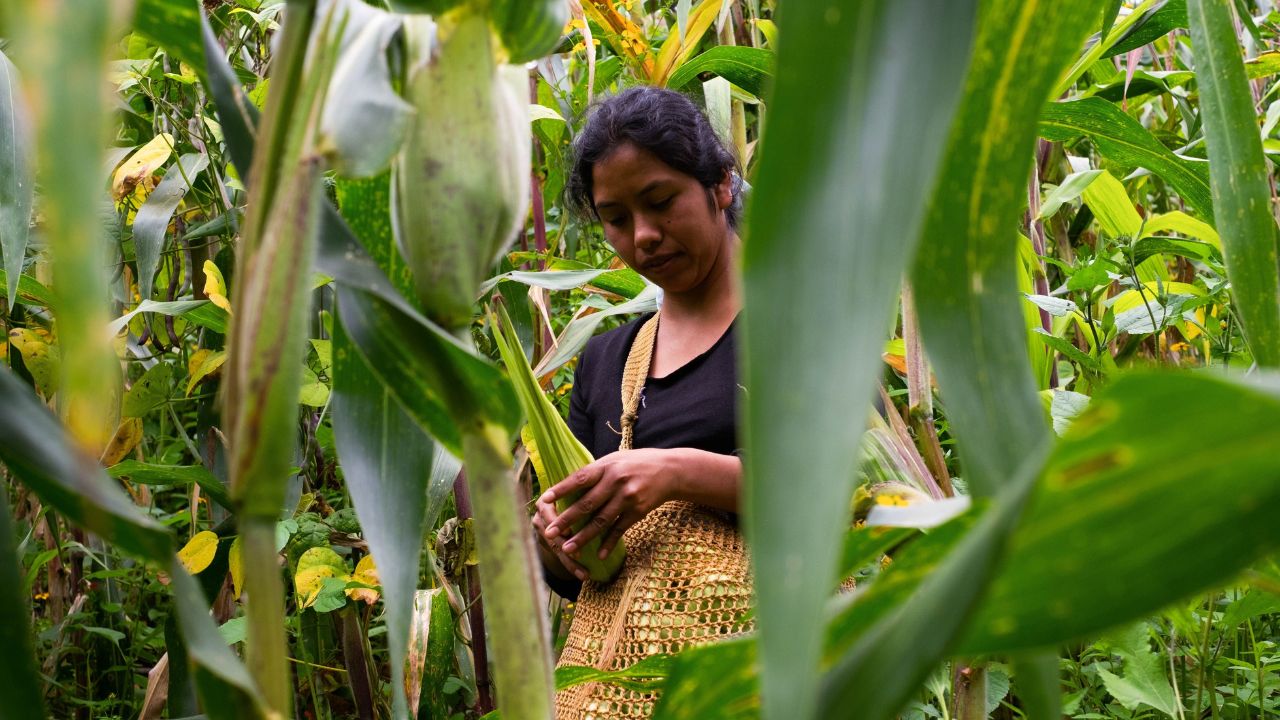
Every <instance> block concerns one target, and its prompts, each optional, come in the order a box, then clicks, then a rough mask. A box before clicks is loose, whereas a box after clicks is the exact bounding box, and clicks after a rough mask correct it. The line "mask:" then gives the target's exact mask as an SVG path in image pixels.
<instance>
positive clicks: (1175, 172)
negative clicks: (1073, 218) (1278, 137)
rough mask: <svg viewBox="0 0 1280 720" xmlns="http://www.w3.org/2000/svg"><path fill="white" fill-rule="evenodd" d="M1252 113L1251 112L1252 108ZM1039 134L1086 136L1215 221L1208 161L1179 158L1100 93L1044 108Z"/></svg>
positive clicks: (1108, 154)
mask: <svg viewBox="0 0 1280 720" xmlns="http://www.w3.org/2000/svg"><path fill="white" fill-rule="evenodd" d="M1249 117H1250V118H1252V117H1253V115H1252V113H1251V114H1250V116H1249ZM1040 135H1041V137H1043V138H1045V139H1047V140H1059V141H1067V140H1074V139H1075V138H1078V137H1080V136H1082V135H1083V136H1085V137H1088V138H1089V139H1090V140H1092V141H1093V143H1094V145H1095V146H1096V147H1097V148H1098V152H1099V153H1101V154H1102V156H1103V157H1105V158H1106V159H1108V160H1110V161H1112V162H1114V163H1116V164H1118V165H1120V166H1123V167H1141V168H1146V169H1147V170H1150V171H1151V172H1153V173H1155V174H1156V175H1159V176H1160V177H1161V178H1163V179H1164V180H1165V181H1166V182H1168V183H1169V184H1170V185H1172V186H1173V188H1174V189H1175V190H1177V191H1178V194H1179V195H1181V196H1182V199H1183V200H1185V201H1186V202H1187V204H1188V205H1190V206H1191V207H1192V208H1193V209H1194V210H1195V211H1196V212H1198V213H1200V215H1201V216H1202V217H1204V218H1205V219H1207V220H1210V221H1212V220H1213V198H1212V194H1211V193H1210V189H1209V167H1208V165H1207V164H1206V163H1204V162H1203V161H1195V160H1188V159H1186V158H1181V157H1178V156H1177V155H1175V154H1174V153H1173V151H1172V150H1170V149H1169V148H1167V147H1165V146H1164V144H1163V143H1161V142H1160V141H1159V140H1157V139H1156V137H1155V136H1154V135H1152V134H1151V132H1150V131H1149V130H1147V129H1146V128H1145V127H1143V126H1142V125H1141V124H1139V123H1138V121H1137V120H1134V119H1133V118H1132V117H1130V116H1129V114H1128V113H1126V112H1124V111H1123V110H1121V109H1120V108H1118V107H1116V106H1115V104H1114V103H1110V102H1107V101H1106V100H1103V99H1101V98H1085V99H1083V100H1074V101H1071V102H1055V103H1049V104H1048V105H1045V106H1044V108H1043V109H1042V111H1041V113H1040ZM1259 157H1261V149H1259Z"/></svg>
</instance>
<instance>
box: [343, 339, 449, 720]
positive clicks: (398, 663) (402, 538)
mask: <svg viewBox="0 0 1280 720" xmlns="http://www.w3.org/2000/svg"><path fill="white" fill-rule="evenodd" d="M334 330H335V333H334V338H333V341H334V365H333V376H334V377H333V400H332V404H331V407H330V410H331V412H332V413H333V431H334V439H335V440H336V441H337V447H338V457H339V459H340V460H341V462H342V471H343V476H344V477H345V478H346V480H347V490H348V491H349V492H350V494H351V500H352V503H354V505H355V508H356V514H357V515H358V516H359V518H360V527H361V528H362V529H363V532H364V537H365V540H366V542H368V543H369V551H370V552H371V553H372V554H373V557H374V561H375V562H376V563H377V565H378V574H379V579H380V581H381V584H382V598H383V602H384V604H385V607H386V618H387V644H388V646H389V648H390V651H391V687H393V688H401V687H404V679H403V672H404V670H403V668H404V663H405V656H406V653H407V647H408V641H409V626H410V622H411V618H412V616H413V597H414V591H415V590H417V582H418V562H419V559H420V557H421V554H422V540H423V535H424V534H425V533H426V527H425V524H424V521H425V520H426V509H427V508H426V506H427V495H428V483H429V480H430V469H431V466H432V451H433V448H434V445H435V444H434V443H433V442H432V440H431V438H430V437H429V436H427V434H426V433H424V432H423V430H422V428H421V427H420V426H419V425H418V424H417V423H416V422H415V421H414V419H413V417H412V416H410V415H409V414H408V413H406V412H405V411H404V409H403V408H402V407H401V406H400V403H399V401H397V400H396V398H395V397H394V396H393V395H392V394H391V392H390V391H389V390H387V388H386V387H385V386H384V385H383V384H382V383H381V382H379V380H378V377H377V375H376V374H374V372H373V370H372V369H370V368H369V366H368V365H367V364H366V362H365V359H364V357H363V356H362V355H361V354H360V353H359V352H358V351H357V350H356V349H355V348H354V347H352V346H351V341H350V340H349V339H348V338H347V335H346V333H345V332H344V331H343V329H342V324H341V323H339V324H338V325H337V326H335V328H334ZM392 703H393V705H394V709H395V713H396V716H397V717H404V716H405V714H406V713H407V712H408V709H407V705H406V702H405V696H404V694H403V693H401V692H393V693H392Z"/></svg>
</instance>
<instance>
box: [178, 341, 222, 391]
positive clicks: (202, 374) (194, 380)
mask: <svg viewBox="0 0 1280 720" xmlns="http://www.w3.org/2000/svg"><path fill="white" fill-rule="evenodd" d="M226 361H227V351H226V350H210V349H208V348H201V349H199V350H197V351H195V352H194V353H192V354H191V359H190V360H189V361H187V378H188V379H187V391H186V394H187V395H190V394H191V391H192V390H194V389H195V386H196V385H198V384H200V381H202V380H204V379H205V378H210V377H216V376H217V375H218V374H219V373H220V371H221V369H222V364H223V363H225V362H226Z"/></svg>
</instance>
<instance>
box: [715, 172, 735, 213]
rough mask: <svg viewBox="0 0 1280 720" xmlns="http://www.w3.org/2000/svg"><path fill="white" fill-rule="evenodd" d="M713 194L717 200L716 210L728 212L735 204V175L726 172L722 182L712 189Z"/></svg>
mask: <svg viewBox="0 0 1280 720" xmlns="http://www.w3.org/2000/svg"><path fill="white" fill-rule="evenodd" d="M711 193H712V195H714V196H715V199H716V209H717V210H727V209H728V208H729V206H730V205H732V204H733V173H731V172H729V171H728V170H725V171H724V175H722V176H721V177H720V182H718V183H716V184H715V187H713V188H711Z"/></svg>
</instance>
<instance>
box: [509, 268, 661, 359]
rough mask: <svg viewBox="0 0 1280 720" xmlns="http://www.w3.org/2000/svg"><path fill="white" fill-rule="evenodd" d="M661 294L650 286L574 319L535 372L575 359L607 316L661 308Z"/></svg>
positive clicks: (561, 333)
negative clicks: (620, 300) (628, 298)
mask: <svg viewBox="0 0 1280 720" xmlns="http://www.w3.org/2000/svg"><path fill="white" fill-rule="evenodd" d="M657 297H658V295H657V288H656V287H653V286H651V287H646V288H645V289H644V290H643V291H641V292H640V293H639V294H638V295H636V296H635V298H633V299H631V300H628V301H627V302H624V303H618V304H617V305H612V306H609V307H606V308H605V309H602V310H600V311H599V312H595V313H591V314H590V315H583V316H581V317H577V318H575V319H573V320H571V321H570V322H569V324H568V325H566V326H565V328H564V330H563V331H561V332H560V337H558V338H556V346H555V349H554V350H552V351H551V352H548V353H547V354H546V355H544V356H543V357H542V359H541V360H539V361H538V367H537V368H536V369H535V370H534V374H535V375H537V376H538V377H542V376H543V375H546V374H547V373H549V372H552V371H554V370H555V369H556V368H558V367H560V366H561V365H564V364H565V363H567V362H569V361H570V360H572V359H573V358H574V356H576V355H577V354H578V352H579V351H580V350H582V348H584V347H586V345H587V341H588V340H590V339H591V336H592V335H593V334H594V333H595V330H596V328H597V327H599V326H600V323H601V322H603V321H604V320H605V319H606V318H610V317H614V316H615V315H631V314H635V313H646V312H653V311H654V310H657V309H658V301H657Z"/></svg>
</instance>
